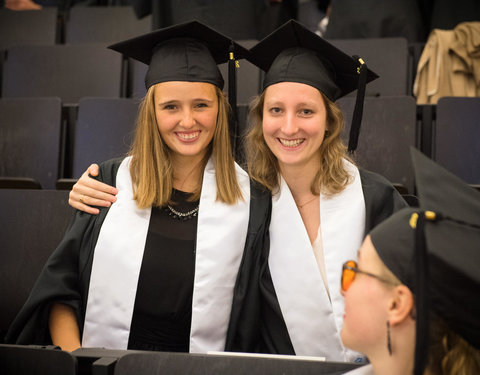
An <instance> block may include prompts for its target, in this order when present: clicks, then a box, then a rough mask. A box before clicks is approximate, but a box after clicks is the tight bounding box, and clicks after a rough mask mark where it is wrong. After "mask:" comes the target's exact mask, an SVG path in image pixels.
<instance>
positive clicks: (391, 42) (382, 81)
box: [329, 38, 411, 96]
mask: <svg viewBox="0 0 480 375" xmlns="http://www.w3.org/2000/svg"><path fill="white" fill-rule="evenodd" d="M329 42H331V43H332V44H333V45H334V46H336V47H338V48H340V49H341V50H342V51H343V52H345V53H346V54H347V55H350V56H352V55H358V56H360V57H361V58H362V59H363V60H364V61H365V63H366V64H367V66H368V67H369V68H370V69H372V70H373V71H374V72H375V73H377V74H378V75H379V76H380V78H378V79H376V80H375V81H373V82H372V83H370V84H368V85H367V89H366V95H368V96H395V95H411V92H409V86H411V85H410V84H409V78H410V77H411V73H409V67H411V62H410V63H409V53H408V44H407V39H405V38H366V39H333V40H329ZM352 95H353V94H352Z"/></svg>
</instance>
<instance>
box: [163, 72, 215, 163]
mask: <svg viewBox="0 0 480 375" xmlns="http://www.w3.org/2000/svg"><path fill="white" fill-rule="evenodd" d="M154 89H155V92H154V100H155V117H156V120H157V126H158V129H159V131H160V135H161V137H162V139H163V141H164V142H165V143H166V145H167V146H168V147H169V148H170V150H171V151H172V158H174V159H179V158H182V157H186V158H189V159H191V160H192V162H193V163H194V162H196V161H200V160H201V159H202V158H203V157H204V155H205V153H206V152H207V147H208V145H209V144H210V142H211V141H212V138H213V134H214V132H215V127H216V124H217V114H218V98H217V94H216V90H215V86H214V85H212V84H210V83H204V82H183V81H182V82H180V81H170V82H162V83H159V84H157V85H155V88H154Z"/></svg>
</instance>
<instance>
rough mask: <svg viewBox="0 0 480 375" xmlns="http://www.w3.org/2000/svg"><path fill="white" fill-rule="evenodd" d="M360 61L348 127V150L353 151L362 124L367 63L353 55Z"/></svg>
mask: <svg viewBox="0 0 480 375" xmlns="http://www.w3.org/2000/svg"><path fill="white" fill-rule="evenodd" d="M353 58H355V59H356V60H358V61H359V62H360V65H359V66H358V68H357V73H358V75H359V77H358V91H357V99H356V101H355V109H354V110H353V116H352V125H351V127H350V135H349V139H348V152H349V153H353V152H354V151H355V150H356V149H357V146H358V137H359V136H360V126H361V125H362V116H363V101H364V99H365V88H366V86H367V71H368V69H367V64H365V62H364V61H363V60H362V59H361V58H359V57H358V56H353Z"/></svg>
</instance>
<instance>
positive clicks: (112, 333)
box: [6, 22, 268, 352]
mask: <svg viewBox="0 0 480 375" xmlns="http://www.w3.org/2000/svg"><path fill="white" fill-rule="evenodd" d="M232 46H233V47H234V49H235V51H236V52H237V54H238V55H239V56H242V55H243V56H244V55H245V54H248V51H247V50H245V49H243V48H242V47H240V46H239V45H237V44H236V43H234V42H232V41H231V40H230V39H229V38H227V37H225V36H223V35H221V34H219V33H217V32H216V31H214V30H212V29H210V28H208V27H206V26H205V25H202V24H200V23H198V22H190V23H187V24H182V25H177V26H173V27H170V28H166V29H161V30H157V31H155V32H152V33H149V34H146V35H143V36H140V37H137V38H134V39H131V40H127V41H125V42H121V43H118V44H116V45H114V46H112V47H111V48H113V49H115V50H116V51H118V52H121V53H123V54H124V55H126V56H129V57H131V58H134V59H137V60H140V61H142V62H144V63H147V64H149V68H148V71H147V75H146V78H145V82H146V86H147V94H146V97H145V98H144V100H143V102H142V103H141V105H140V109H139V116H138V121H137V130H136V136H135V140H134V144H133V146H132V149H131V151H130V154H129V156H127V157H126V158H123V159H116V160H111V161H108V162H105V163H103V164H102V165H101V166H100V168H99V180H101V181H103V183H106V184H109V185H113V186H115V188H112V189H115V190H116V191H117V192H118V194H117V195H116V203H115V205H112V206H111V207H110V208H108V209H101V210H99V211H100V213H99V215H93V216H92V215H87V214H85V213H82V212H78V213H77V216H76V220H75V222H74V224H73V226H72V228H71V229H70V231H69V232H68V233H67V234H66V236H65V238H64V239H63V241H62V243H61V244H60V245H59V247H58V248H57V249H56V251H55V252H54V253H53V255H52V256H51V257H50V259H49V261H48V262H47V265H46V266H45V268H44V270H43V272H42V274H41V276H40V278H39V280H38V282H37V284H36V285H35V287H34V289H33V291H32V293H31V295H30V297H29V300H28V301H27V303H26V304H25V306H24V307H23V309H22V310H21V312H20V314H19V315H18V317H17V318H16V320H15V321H14V323H13V324H12V326H11V328H10V330H9V333H8V335H7V338H6V339H7V341H9V342H16V343H22V344H23V343H25V344H49V343H53V344H55V345H58V346H61V347H62V348H63V349H65V350H74V349H76V348H78V347H80V346H86V347H104V348H111V349H127V348H128V349H140V350H160V351H190V352H206V351H209V350H224V349H225V343H226V339H227V329H228V325H229V319H230V311H231V306H232V301H233V300H234V288H235V285H236V279H237V272H238V270H239V268H240V265H241V262H242V258H243V253H244V249H245V252H246V253H249V252H250V251H253V248H254V246H257V245H256V244H255V241H256V238H257V236H261V233H262V229H261V227H262V225H263V223H264V222H267V220H266V219H264V217H265V216H267V214H268V200H267V201H265V200H256V196H255V194H256V190H255V188H254V187H253V186H252V187H251V186H250V179H249V177H248V175H247V173H246V172H245V171H243V170H242V169H241V168H240V167H239V166H238V165H236V164H235V163H234V160H233V156H232V150H231V148H230V138H229V132H228V116H229V105H228V103H227V101H226V99H225V97H224V95H223V93H222V88H223V78H222V76H221V74H220V71H219V70H218V67H217V63H221V62H225V61H226V60H227V59H228V57H229V50H230V49H231V48H232ZM213 56H215V58H214V57H213ZM112 131H114V129H112ZM96 182H97V183H98V184H101V182H99V181H96ZM72 194H74V193H72ZM259 194H260V193H259ZM80 200H81V201H82V200H84V197H83V198H82V197H80ZM251 202H252V203H251ZM262 202H267V203H266V204H262ZM250 207H252V208H251V209H250ZM250 217H253V218H254V220H252V221H250V220H249V218H250ZM237 300H238V298H236V299H235V301H237ZM239 303H241V301H240V302H239ZM227 349H228V348H227Z"/></svg>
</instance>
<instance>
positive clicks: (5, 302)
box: [0, 189, 74, 341]
mask: <svg viewBox="0 0 480 375" xmlns="http://www.w3.org/2000/svg"><path fill="white" fill-rule="evenodd" d="M0 206H1V207H2V209H1V210H0V228H2V230H1V231H0V243H1V244H2V251H1V254H2V260H1V262H0V301H2V308H1V309H0V332H1V333H2V334H1V335H0V338H3V334H5V331H6V330H7V328H8V326H9V325H10V324H11V322H12V321H13V319H14V317H15V316H16V314H17V313H18V311H19V310H20V308H21V307H22V305H23V303H24V302H25V300H26V299H27V296H28V294H29V293H30V290H31V288H32V286H33V284H34V282H35V280H36V279H37V277H38V275H39V274H40V271H41V269H42V267H43V265H44V263H45V261H46V260H47V258H48V257H49V255H50V254H51V253H52V252H53V250H54V249H55V248H56V246H57V245H58V244H59V243H60V240H61V239H62V237H63V234H64V232H65V230H66V229H67V227H68V225H69V223H70V220H71V218H72V215H73V212H74V210H73V208H71V207H70V206H68V192H66V191H57V190H13V189H0ZM0 341H1V340H0Z"/></svg>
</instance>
